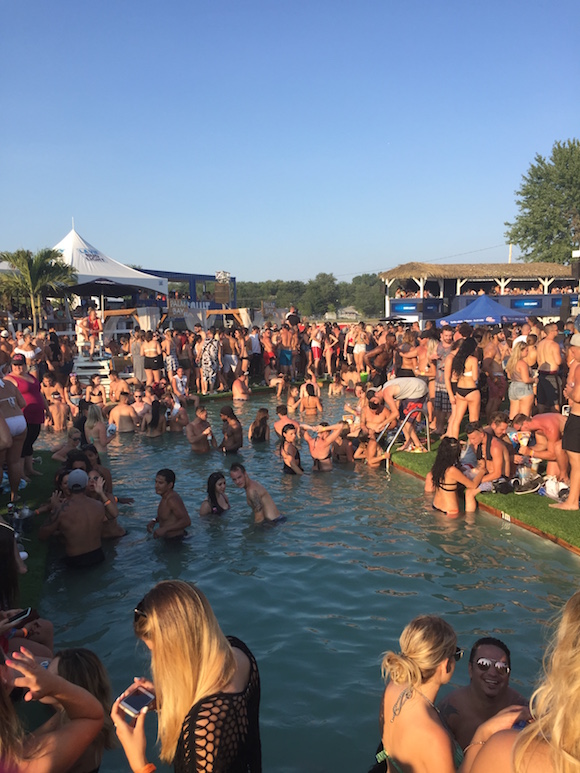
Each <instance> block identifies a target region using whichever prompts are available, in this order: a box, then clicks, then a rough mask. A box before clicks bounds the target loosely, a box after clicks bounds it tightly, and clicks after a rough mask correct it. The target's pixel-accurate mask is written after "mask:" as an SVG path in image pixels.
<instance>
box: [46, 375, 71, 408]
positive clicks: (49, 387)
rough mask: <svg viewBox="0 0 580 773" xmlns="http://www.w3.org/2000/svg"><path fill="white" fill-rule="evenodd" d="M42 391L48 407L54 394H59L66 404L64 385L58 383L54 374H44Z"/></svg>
mask: <svg viewBox="0 0 580 773" xmlns="http://www.w3.org/2000/svg"><path fill="white" fill-rule="evenodd" d="M40 391H41V392H42V394H43V396H44V399H45V400H46V403H47V405H48V404H50V402H51V400H52V395H53V393H54V392H58V393H59V394H60V396H61V398H62V401H63V402H66V400H65V396H64V389H63V387H62V384H59V383H58V382H57V380H56V378H55V377H54V376H53V375H52V373H45V374H44V376H43V377H42V381H41V382H40Z"/></svg>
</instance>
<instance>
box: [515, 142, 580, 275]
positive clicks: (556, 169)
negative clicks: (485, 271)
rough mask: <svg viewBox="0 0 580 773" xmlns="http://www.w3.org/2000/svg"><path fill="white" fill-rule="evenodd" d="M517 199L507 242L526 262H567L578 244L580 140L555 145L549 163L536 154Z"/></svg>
mask: <svg viewBox="0 0 580 773" xmlns="http://www.w3.org/2000/svg"><path fill="white" fill-rule="evenodd" d="M516 196H517V199H516V203H517V206H518V209H519V214H518V215H517V216H516V218H515V221H514V222H513V223H505V225H506V226H508V230H507V231H506V233H505V235H506V239H508V241H509V242H511V243H512V244H517V245H518V247H519V248H520V249H521V251H522V253H523V255H522V257H523V259H524V260H525V261H528V262H531V261H546V262H548V263H569V262H570V259H571V253H572V250H574V249H578V246H579V243H580V140H576V139H572V140H568V141H567V142H556V143H555V144H554V147H553V148H552V154H551V156H550V159H549V160H546V159H545V158H544V157H543V156H540V155H539V154H538V155H536V158H535V161H534V163H533V164H532V165H531V166H530V168H529V171H528V173H527V175H523V177H522V185H521V187H520V189H519V190H517V191H516Z"/></svg>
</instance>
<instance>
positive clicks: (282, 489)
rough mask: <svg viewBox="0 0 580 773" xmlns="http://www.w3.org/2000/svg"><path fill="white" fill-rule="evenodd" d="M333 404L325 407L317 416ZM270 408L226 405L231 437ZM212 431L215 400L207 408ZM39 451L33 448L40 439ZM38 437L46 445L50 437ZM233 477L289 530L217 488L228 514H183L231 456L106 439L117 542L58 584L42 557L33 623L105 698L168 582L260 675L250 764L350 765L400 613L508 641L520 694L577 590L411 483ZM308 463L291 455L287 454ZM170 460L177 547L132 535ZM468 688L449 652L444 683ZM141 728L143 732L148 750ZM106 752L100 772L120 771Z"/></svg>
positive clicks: (127, 670)
mask: <svg viewBox="0 0 580 773" xmlns="http://www.w3.org/2000/svg"><path fill="white" fill-rule="evenodd" d="M342 404H343V401H335V402H331V414H330V417H327V418H330V419H332V418H333V414H335V415H336V417H338V415H340V413H341V411H342ZM275 405H276V402H275V400H274V399H272V398H265V399H262V398H253V400H252V401H251V402H250V404H248V405H244V406H243V407H242V408H241V409H240V416H241V419H242V422H243V423H244V426H245V427H247V426H248V424H249V422H250V421H251V420H252V419H253V418H254V416H255V412H256V409H257V408H258V407H261V406H266V407H269V409H270V414H271V416H274V407H275ZM209 410H210V421H212V422H213V424H214V428H217V426H218V422H217V415H218V412H219V405H217V404H215V403H214V404H211V405H210V407H209ZM43 442H48V441H43ZM52 442H55V441H54V439H52ZM240 456H241V457H242V460H243V463H244V464H245V465H246V466H247V469H248V472H249V473H250V474H251V475H252V476H253V477H256V478H258V480H260V481H261V482H262V483H264V484H265V485H266V486H267V487H268V488H269V490H270V491H271V493H272V496H273V497H274V499H275V501H276V502H277V503H278V504H279V507H280V509H281V510H282V511H283V512H284V513H285V514H286V516H287V517H288V520H287V522H286V523H284V524H281V525H279V526H277V527H275V528H262V527H256V526H254V525H253V523H252V518H251V515H250V513H249V511H248V507H247V505H246V502H245V496H244V494H243V492H241V491H239V490H234V489H233V488H232V486H231V484H228V495H229V497H230V502H231V504H232V509H231V510H230V511H229V512H228V513H226V514H225V515H224V516H222V517H221V518H219V519H214V520H211V519H200V518H198V517H197V515H195V513H196V512H197V508H198V507H199V503H200V502H201V500H202V499H203V498H204V495H205V485H206V480H207V477H208V475H209V474H210V473H211V472H214V471H215V470H216V469H224V470H225V471H226V472H227V469H228V467H229V463H230V461H231V460H230V459H228V460H227V463H226V460H225V459H223V458H222V457H221V456H219V455H217V454H214V455H211V456H207V457H196V456H194V455H192V454H191V452H190V451H189V447H188V445H187V443H186V442H185V439H184V438H182V437H177V438H176V437H171V438H162V439H160V440H158V441H150V440H148V439H147V438H141V437H138V438H131V439H127V438H121V439H119V440H115V442H114V443H113V444H111V446H110V450H109V464H110V466H111V467H112V469H113V473H114V478H115V481H116V491H117V493H118V494H119V495H125V496H133V497H135V499H136V502H135V505H133V506H130V507H123V508H122V515H121V521H122V523H123V524H124V525H125V527H126V528H128V529H129V535H128V536H127V537H126V538H124V539H123V540H121V541H120V542H119V543H118V544H117V545H108V546H107V548H106V554H107V560H106V562H105V563H104V564H103V565H102V566H100V567H97V568H95V569H93V570H89V571H88V572H87V573H86V574H83V575H74V576H73V575H70V574H68V573H67V572H65V570H64V569H63V568H62V567H60V566H59V564H58V562H57V561H51V563H50V566H49V574H48V577H47V580H46V587H45V593H44V598H43V602H42V612H43V614H45V615H46V616H47V617H50V618H51V619H52V620H53V621H54V622H55V626H56V638H57V642H58V646H61V647H64V646H72V645H74V646H89V647H91V648H92V649H94V650H95V651H97V652H98V653H99V655H100V656H101V658H102V659H103V661H104V662H105V664H106V665H107V667H108V669H109V671H110V674H111V677H112V681H113V686H114V691H115V692H116V693H118V692H120V691H121V690H122V689H123V688H124V687H125V686H126V685H127V683H128V682H130V681H131V680H132V678H133V676H134V675H137V674H142V673H145V672H146V668H147V653H146V652H145V650H144V648H143V647H142V645H139V644H138V643H136V642H135V639H134V636H133V632H132V620H133V608H134V607H135V605H136V603H137V602H138V601H139V600H140V599H141V598H142V596H143V595H144V593H145V592H146V591H147V590H148V589H149V588H150V587H151V585H152V584H154V583H155V582H157V581H159V580H162V579H167V578H170V577H180V578H183V579H186V580H190V581H193V582H196V583H198V584H199V585H200V587H201V588H202V589H203V590H204V592H205V593H206V594H207V596H208V597H209V599H210V601H211V603H212V605H213V607H214V609H215V612H216V614H217V617H218V619H219V620H220V622H221V624H222V626H223V628H224V630H225V631H226V633H234V634H236V635H238V636H240V637H241V638H242V639H244V640H245V641H247V643H248V644H249V646H250V647H251V648H252V650H253V651H254V653H255V654H256V657H257V659H258V662H259V665H260V672H261V677H262V722H261V724H262V738H263V748H264V770H265V771H267V772H268V773H270V772H274V773H286V772H287V773H290V772H292V773H296V771H301V772H302V771H316V772H317V773H318V772H319V771H320V772H322V771H329V772H330V771H332V772H333V773H334V771H336V770H365V769H367V768H368V767H369V766H370V764H371V762H372V755H373V752H374V749H375V747H376V744H377V742H378V738H379V730H378V710H379V703H380V696H381V692H382V684H381V679H380V670H379V667H380V660H381V653H382V652H384V651H385V650H386V649H389V648H397V649H398V641H397V640H398V637H399V634H400V632H401V629H402V628H403V627H404V625H405V624H406V623H407V622H408V621H409V620H410V619H411V618H412V617H414V616H415V615H417V614H422V613H425V612H432V613H436V614H442V615H444V616H445V617H446V618H447V619H448V620H449V621H450V622H451V623H452V624H453V626H454V627H455V629H456V630H457V632H458V636H459V643H460V644H461V646H463V647H467V648H469V647H470V646H471V644H472V643H473V641H474V640H475V638H477V637H478V636H480V635H484V634H485V635H489V634H491V635H497V636H500V637H503V638H505V639H506V641H507V643H508V645H509V646H510V648H511V650H512V653H513V658H512V659H513V673H512V679H513V683H514V684H515V686H516V687H517V688H519V689H520V690H522V691H523V692H524V693H528V694H529V693H530V691H531V687H532V684H533V681H534V679H535V676H536V674H537V672H538V668H539V664H540V660H541V654H542V649H543V644H544V641H545V635H546V624H547V623H548V621H549V620H550V619H551V618H552V616H553V614H554V612H555V610H557V609H558V608H559V607H560V606H561V605H562V603H563V601H564V600H565V599H566V598H567V597H568V596H569V595H571V593H572V592H573V591H574V590H575V589H576V585H577V577H578V569H579V566H580V563H579V561H578V558H577V557H576V556H573V555H571V554H569V553H567V552H566V551H564V550H562V549H561V548H558V547H557V546H554V545H552V544H551V543H545V542H544V541H542V540H541V539H539V538H537V537H535V536H534V535H530V534H527V533H526V532H524V531H522V530H520V529H518V528H517V527H514V526H512V525H510V524H504V523H503V522H501V521H498V520H497V519H495V518H492V517H491V516H488V515H485V514H478V515H477V516H476V517H475V518H473V519H470V520H469V521H466V520H465V519H463V518H462V519H457V520H448V519H445V518H442V517H440V516H438V515H437V514H435V513H434V512H433V511H432V510H431V509H430V507H429V504H428V502H427V500H426V499H425V498H424V496H423V493H422V484H421V483H420V482H419V481H417V480H415V479H414V478H412V477H410V476H408V475H405V474H402V473H398V472H395V473H394V474H393V478H392V480H391V481H390V482H389V481H387V480H386V478H385V475H384V473H383V472H381V471H377V470H368V469H367V468H365V467H362V468H360V469H357V471H356V472H354V471H351V470H335V471H334V472H333V473H332V474H330V475H318V476H313V475H307V476H305V477H304V478H302V479H298V478H293V477H290V476H283V475H282V474H281V462H280V459H279V456H278V455H276V454H275V453H274V451H273V444H271V445H270V446H266V447H261V448H244V450H243V451H242V454H241V455H240ZM303 457H304V460H305V466H306V468H307V469H308V468H309V467H310V462H309V460H308V453H307V449H306V450H304V449H303ZM162 467H171V468H172V469H174V470H175V471H176V474H177V486H176V488H177V490H178V491H179V492H180V493H181V494H182V496H183V498H184V501H185V502H186V503H187V505H188V507H189V509H190V512H191V513H192V520H193V524H192V527H191V529H190V538H189V539H188V540H187V541H186V542H184V543H182V544H179V545H164V544H161V543H160V542H157V541H155V540H152V539H151V538H150V537H149V536H148V535H147V534H146V531H145V524H146V522H147V520H148V519H149V518H151V517H152V516H153V515H154V514H155V510H156V507H157V502H158V498H157V497H156V496H155V493H154V490H153V479H154V476H155V473H156V471H157V470H158V469H160V468H162ZM466 680H467V664H466V659H464V660H463V661H462V662H461V663H460V664H459V667H458V668H457V671H456V674H455V676H454V684H455V685H457V684H461V683H465V682H466ZM153 741H154V731H153V729H152V728H150V742H151V743H153ZM126 769H127V768H126V763H125V762H124V761H123V758H122V755H120V754H119V753H116V754H112V755H107V756H106V757H105V760H104V764H103V766H102V770H103V773H107V772H108V771H125V770H126Z"/></svg>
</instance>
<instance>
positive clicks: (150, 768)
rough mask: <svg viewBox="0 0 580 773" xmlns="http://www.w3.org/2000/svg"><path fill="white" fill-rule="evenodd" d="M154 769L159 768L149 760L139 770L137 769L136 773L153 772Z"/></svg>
mask: <svg viewBox="0 0 580 773" xmlns="http://www.w3.org/2000/svg"><path fill="white" fill-rule="evenodd" d="M154 770H157V768H156V767H155V765H154V764H153V763H152V762H148V763H147V765H144V766H143V767H142V768H139V770H135V771H134V773H153V771H154Z"/></svg>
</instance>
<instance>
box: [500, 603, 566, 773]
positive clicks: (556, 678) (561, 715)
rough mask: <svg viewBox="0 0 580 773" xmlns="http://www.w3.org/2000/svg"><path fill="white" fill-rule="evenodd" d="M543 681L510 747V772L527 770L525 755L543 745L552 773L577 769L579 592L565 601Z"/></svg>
mask: <svg viewBox="0 0 580 773" xmlns="http://www.w3.org/2000/svg"><path fill="white" fill-rule="evenodd" d="M544 673H545V677H544V681H543V682H542V684H541V685H540V686H539V687H538V689H537V690H536V691H535V692H534V694H533V695H532V698H531V700H530V711H531V713H532V717H533V718H534V720H535V721H534V722H532V723H531V724H530V725H528V726H527V727H526V728H524V730H522V731H521V733H519V734H518V738H517V740H516V742H515V745H514V770H515V771H516V773H520V772H522V773H523V771H525V770H526V769H527V765H526V764H525V762H524V761H525V759H526V757H527V752H528V750H530V748H531V747H533V745H534V744H535V743H538V742H544V743H546V744H548V745H549V747H550V749H551V751H552V755H551V756H552V764H553V770H554V773H578V770H579V768H580V721H579V720H578V717H579V716H580V591H578V592H576V593H575V594H574V595H573V596H572V598H570V599H569V600H568V602H567V603H566V606H565V607H564V611H563V613H562V619H561V620H560V624H559V626H558V630H557V631H556V634H555V636H554V638H553V639H552V642H551V644H550V646H549V647H548V649H547V651H546V654H545V656H544Z"/></svg>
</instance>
